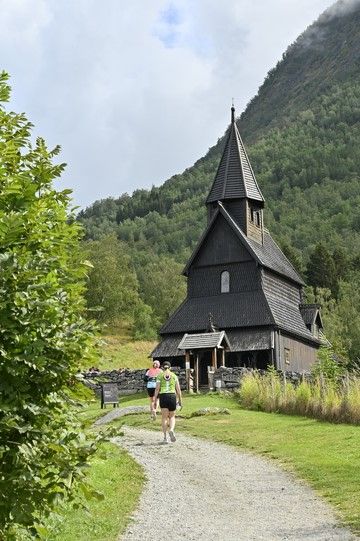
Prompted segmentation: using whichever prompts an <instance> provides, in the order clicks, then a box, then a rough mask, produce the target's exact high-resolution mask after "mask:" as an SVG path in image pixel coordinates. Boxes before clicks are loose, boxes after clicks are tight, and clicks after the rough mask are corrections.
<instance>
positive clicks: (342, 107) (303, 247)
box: [79, 1, 360, 358]
mask: <svg viewBox="0 0 360 541" xmlns="http://www.w3.org/2000/svg"><path fill="white" fill-rule="evenodd" d="M350 5H351V6H352V8H351V9H350V7H349V6H350ZM238 125H239V129H240V132H241V134H242V136H243V139H244V142H245V145H246V147H247V150H248V153H249V156H250V160H251V162H252V165H253V168H254V171H255V174H256V176H257V180H258V183H259V184H260V186H261V189H262V192H263V194H264V196H265V198H266V207H265V225H266V227H268V228H269V229H270V231H271V232H272V234H273V235H274V237H275V238H276V239H277V240H278V242H279V243H280V244H281V246H282V247H283V249H284V251H285V252H286V254H287V255H288V257H290V258H291V259H292V261H293V262H295V264H296V266H297V267H298V268H299V270H300V271H301V272H303V274H304V275H305V277H306V278H307V280H308V283H310V284H311V285H312V286H314V287H315V288H317V289H316V290H315V291H314V292H313V293H312V292H310V293H309V295H310V296H309V298H310V297H311V296H312V297H313V298H315V297H314V295H315V296H316V297H317V298H319V297H321V298H322V300H323V301H324V303H325V309H324V313H325V320H326V321H327V323H328V325H327V327H328V333H330V335H331V337H332V339H333V340H334V341H335V342H339V343H340V342H341V344H342V347H343V348H344V350H345V351H346V352H347V353H350V355H351V356H352V358H356V357H360V339H356V336H358V335H360V313H359V312H360V275H359V270H358V269H359V264H360V4H359V3H353V2H352V3H349V2H342V1H340V2H337V3H336V4H335V6H333V7H332V8H331V9H330V10H328V11H327V12H325V14H323V15H322V16H321V17H320V18H319V19H318V21H316V22H315V23H314V24H313V25H312V26H310V27H309V28H308V29H307V30H306V31H305V32H304V33H303V34H302V35H301V36H300V37H299V38H298V40H297V41H296V42H295V43H294V44H293V45H292V46H290V47H289V49H288V50H287V51H286V53H285V54H284V55H283V59H282V60H281V61H280V62H279V63H278V65H277V66H276V67H275V68H274V69H273V70H271V71H270V72H269V74H268V76H267V77H266V79H265V81H264V83H263V85H262V86H261V88H260V89H259V92H258V94H257V96H256V97H255V98H254V99H253V100H252V101H251V102H250V104H249V105H248V107H247V108H246V110H245V111H244V113H243V114H242V115H241V118H240V120H239V123H238ZM222 144H223V138H222V139H221V140H219V141H218V143H217V144H216V145H215V146H214V147H213V148H212V149H210V151H209V152H208V154H207V155H206V156H205V157H204V158H202V159H200V160H199V161H198V162H197V163H195V165H194V166H193V167H191V168H189V169H187V170H186V171H185V172H184V173H183V174H181V175H175V176H174V177H172V178H171V179H169V180H168V181H166V182H165V183H164V184H163V185H162V186H160V187H159V188H155V187H153V188H152V189H151V190H137V191H135V192H134V193H133V194H132V196H129V195H128V194H123V195H121V196H120V197H119V198H118V199H112V198H109V199H106V200H103V201H98V202H95V203H94V204H93V205H92V206H91V207H89V208H88V209H86V210H84V211H82V212H81V213H80V214H79V220H80V221H81V222H82V223H83V224H84V226H85V229H86V236H87V239H89V240H90V239H99V238H101V237H102V236H104V235H107V234H110V233H112V234H114V233H115V234H116V236H117V237H118V239H120V240H121V241H122V242H123V243H125V244H122V246H123V249H124V250H125V251H127V252H129V253H130V255H131V258H132V261H133V264H134V265H135V272H136V274H137V278H138V285H137V287H138V294H139V297H140V298H141V300H142V301H143V302H144V303H145V304H146V305H147V306H149V307H150V308H151V309H152V311H153V315H154V316H155V319H156V321H157V323H156V325H155V328H156V326H157V325H158V324H159V322H160V321H162V320H163V319H164V317H165V316H166V313H168V312H169V311H171V309H172V308H174V307H175V306H176V304H177V303H178V302H179V300H180V298H181V297H182V295H183V294H184V284H183V283H181V282H179V286H178V288H177V292H178V293H177V294H176V295H172V297H171V299H172V302H173V304H172V305H171V306H167V309H166V313H165V312H164V310H163V311H162V313H160V311H159V303H158V302H157V299H156V291H157V290H156V289H154V290H153V292H152V293H151V292H149V289H151V287H150V286H149V280H150V281H151V279H150V277H151V276H152V273H154V271H155V269H157V270H158V271H159V269H163V270H164V268H165V267H166V268H167V269H169V268H171V269H172V272H167V275H166V277H165V276H164V279H163V281H162V286H163V287H162V289H163V290H164V291H165V292H166V289H167V287H170V284H171V283H172V282H173V280H174V277H175V275H176V273H177V272H178V270H179V269H180V268H181V265H180V264H184V263H185V261H186V259H187V257H188V256H189V254H190V252H191V250H192V248H193V246H194V244H195V243H196V241H197V239H198V238H199V236H200V234H201V232H202V230H203V228H204V225H205V206H204V201H205V197H206V195H207V192H208V190H209V188H210V185H211V182H212V180H213V178H214V175H215V172H216V168H217V165H218V162H219V158H220V155H221V150H222ZM324 261H325V262H327V266H324V265H325V263H324ZM316 264H317V265H318V267H319V268H315V271H314V265H315V267H316ZM177 280H179V279H177ZM155 283H156V284H157V285H158V283H159V282H156V281H155V282H154V284H155ZM349 284H351V285H349ZM321 288H326V290H323V289H321ZM320 289H321V291H320ZM327 291H328V292H327ZM348 296H350V298H352V301H353V302H352V303H350V305H349V307H348V308H349V309H345V308H344V306H345V305H346V302H347V299H348ZM165 297H166V298H168V296H167V295H166V294H165ZM356 299H357V300H358V304H357V305H356V303H355V304H354V301H355V300H356ZM170 304H171V303H170ZM350 308H351V310H350ZM350 312H351V316H350V315H349V314H350ZM340 313H341V315H340ZM150 317H151V316H150ZM155 319H154V320H155ZM350 335H352V337H351V336H350ZM356 343H357V345H355V344H356Z"/></svg>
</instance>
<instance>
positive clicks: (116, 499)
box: [49, 443, 144, 541]
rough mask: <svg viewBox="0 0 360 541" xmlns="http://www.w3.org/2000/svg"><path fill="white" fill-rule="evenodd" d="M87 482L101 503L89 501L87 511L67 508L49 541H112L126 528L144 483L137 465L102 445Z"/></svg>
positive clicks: (124, 455)
mask: <svg viewBox="0 0 360 541" xmlns="http://www.w3.org/2000/svg"><path fill="white" fill-rule="evenodd" d="M89 480H90V482H91V484H92V486H93V487H94V488H95V489H96V490H98V491H99V492H102V493H103V494H104V495H105V498H104V500H102V501H98V500H96V499H91V500H90V501H89V502H87V505H88V511H85V510H84V509H72V508H70V507H68V508H67V509H66V510H65V513H64V515H63V521H62V523H61V526H60V528H59V533H58V534H57V535H55V536H53V537H52V538H51V541H74V540H75V539H76V541H100V540H101V541H115V540H116V539H118V537H119V534H120V533H121V532H122V531H124V529H125V528H126V526H127V524H128V522H129V517H130V515H131V513H132V512H133V510H134V508H135V506H136V504H137V502H138V499H139V496H140V493H141V489H142V486H143V482H144V476H143V473H142V469H141V468H140V466H138V465H137V463H136V462H135V461H134V460H133V459H132V458H131V457H130V456H129V455H128V454H127V453H125V451H123V450H121V449H120V448H119V447H117V446H116V445H112V444H110V443H107V444H103V445H102V447H101V449H100V450H99V451H98V453H97V455H96V456H95V458H93V460H92V462H91V468H90V472H89ZM49 541H50V540H49Z"/></svg>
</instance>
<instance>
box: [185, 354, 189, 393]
mask: <svg viewBox="0 0 360 541" xmlns="http://www.w3.org/2000/svg"><path fill="white" fill-rule="evenodd" d="M185 376H186V390H187V391H188V392H189V391H190V354H189V352H188V351H185Z"/></svg>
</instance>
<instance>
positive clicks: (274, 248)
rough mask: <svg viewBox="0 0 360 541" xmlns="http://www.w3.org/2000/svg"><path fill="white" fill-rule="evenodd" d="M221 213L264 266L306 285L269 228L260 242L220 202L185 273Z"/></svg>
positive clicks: (186, 270)
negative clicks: (246, 232)
mask: <svg viewBox="0 0 360 541" xmlns="http://www.w3.org/2000/svg"><path fill="white" fill-rule="evenodd" d="M219 213H221V214H222V216H224V218H225V219H226V221H227V222H228V224H229V225H230V227H231V228H232V229H233V231H234V233H235V234H236V236H237V237H238V238H239V240H240V241H241V243H242V244H243V246H244V247H245V248H246V249H247V250H248V251H249V252H250V254H251V255H252V256H253V257H254V259H255V261H257V262H258V263H259V264H260V265H262V266H263V267H266V268H268V269H270V270H272V271H274V272H276V273H277V274H280V275H281V276H284V277H286V278H289V279H290V280H292V281H293V282H295V283H297V284H300V285H305V284H304V281H303V279H302V278H301V276H300V275H299V274H298V273H297V272H296V270H295V269H294V267H293V266H292V264H291V263H290V261H289V260H288V259H287V258H286V257H285V255H284V254H283V252H282V251H281V250H280V248H279V246H278V245H277V244H276V242H275V241H274V239H273V238H272V236H271V235H270V233H269V231H268V230H267V229H264V242H263V244H259V243H258V242H255V241H254V240H252V239H250V238H249V237H247V236H246V235H245V233H244V232H243V231H242V230H241V228H240V227H239V226H238V224H237V223H236V222H235V220H233V218H232V217H231V215H230V214H229V212H228V211H227V210H226V209H225V208H224V206H223V205H222V203H220V202H218V209H217V211H216V212H215V213H214V215H213V217H212V219H211V221H210V222H209V224H208V226H207V228H206V229H205V231H204V233H203V235H202V236H201V238H200V240H199V242H198V244H197V246H196V248H195V250H194V251H193V253H192V255H191V257H190V259H189V261H188V262H187V264H186V266H185V268H184V270H183V274H185V275H187V273H188V270H189V268H190V267H191V265H192V263H193V261H194V260H195V257H196V255H197V254H198V253H199V251H200V248H201V246H202V244H203V242H204V240H205V239H206V237H207V235H208V234H209V232H210V230H211V228H212V226H213V224H214V223H215V221H216V218H217V216H218V214H219Z"/></svg>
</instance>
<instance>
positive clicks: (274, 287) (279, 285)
mask: <svg viewBox="0 0 360 541" xmlns="http://www.w3.org/2000/svg"><path fill="white" fill-rule="evenodd" d="M262 276H263V287H264V291H265V292H266V293H269V294H270V295H272V296H273V297H276V298H277V299H279V300H281V301H285V302H288V303H290V304H295V305H296V306H299V304H300V291H301V290H300V287H298V286H296V285H295V284H294V285H293V284H292V283H289V282H287V281H286V280H283V279H282V278H280V276H276V275H275V274H272V273H271V272H269V271H266V270H264V271H263V273H262Z"/></svg>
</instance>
